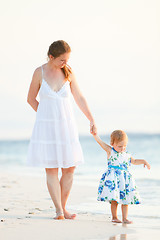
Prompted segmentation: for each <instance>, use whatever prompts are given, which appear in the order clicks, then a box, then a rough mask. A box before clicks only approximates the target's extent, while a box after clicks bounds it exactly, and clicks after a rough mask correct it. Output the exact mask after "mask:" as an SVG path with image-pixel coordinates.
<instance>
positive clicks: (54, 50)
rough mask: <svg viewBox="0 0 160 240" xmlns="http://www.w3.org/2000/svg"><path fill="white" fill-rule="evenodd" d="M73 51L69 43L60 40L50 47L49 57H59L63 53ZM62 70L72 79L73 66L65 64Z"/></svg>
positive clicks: (66, 76) (67, 77)
mask: <svg viewBox="0 0 160 240" xmlns="http://www.w3.org/2000/svg"><path fill="white" fill-rule="evenodd" d="M70 52H71V48H70V46H69V45H68V43H66V42H65V41H64V40H58V41H55V42H53V43H52V44H51V45H50V46H49V49H48V57H49V55H52V56H53V57H54V58H57V57H59V56H60V55H61V54H64V53H70ZM62 71H63V73H64V75H65V78H66V79H67V80H68V81H70V78H69V75H70V74H71V73H72V70H71V67H70V66H69V65H65V66H64V67H63V68H62Z"/></svg>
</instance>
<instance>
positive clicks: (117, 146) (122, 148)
mask: <svg viewBox="0 0 160 240" xmlns="http://www.w3.org/2000/svg"><path fill="white" fill-rule="evenodd" d="M113 147H114V149H115V150H116V151H117V152H124V151H125V150H126V147H127V141H126V140H124V141H121V142H118V143H116V142H114V143H113Z"/></svg>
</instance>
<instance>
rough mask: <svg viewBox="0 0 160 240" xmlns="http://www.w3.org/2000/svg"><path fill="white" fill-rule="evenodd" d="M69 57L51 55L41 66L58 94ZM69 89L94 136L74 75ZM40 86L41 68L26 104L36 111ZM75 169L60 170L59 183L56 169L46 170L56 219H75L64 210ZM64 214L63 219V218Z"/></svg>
mask: <svg viewBox="0 0 160 240" xmlns="http://www.w3.org/2000/svg"><path fill="white" fill-rule="evenodd" d="M69 57H70V53H64V54H62V55H60V56H59V57H57V58H54V57H53V56H52V55H50V56H49V61H48V62H47V63H46V64H44V65H43V71H44V76H43V77H44V79H45V81H46V82H47V83H48V85H49V86H50V88H51V89H52V90H53V91H55V92H58V91H59V90H60V89H61V88H62V86H63V85H64V84H65V82H66V79H65V76H64V74H63V72H62V67H64V65H65V64H67V61H68V59H69ZM70 80H71V82H70V88H71V93H72V95H73V97H74V100H75V102H76V104H77V105H78V106H79V108H80V109H81V111H82V112H83V113H84V115H85V116H86V117H87V118H88V120H89V121H90V133H92V134H93V135H94V134H96V132H97V128H96V125H95V121H94V118H93V116H92V114H91V112H90V110H89V107H88V105H87V102H86V100H85V98H84V96H83V94H82V93H81V91H80V89H79V86H78V83H77V81H76V78H75V76H74V74H73V73H72V74H70ZM41 84H42V70H41V67H39V68H37V69H36V70H35V72H34V74H33V77H32V81H31V84H30V88H29V92H28V98H27V102H28V103H29V104H30V105H31V107H32V108H33V109H34V110H35V111H37V108H38V104H39V102H38V101H37V99H36V97H37V94H38V92H39V89H40V87H41ZM74 170H75V167H70V168H65V169H64V168H62V169H61V171H62V177H61V179H60V181H59V179H58V168H46V169H45V171H46V178H47V186H48V191H49V193H50V196H51V199H52V201H53V203H54V205H55V208H56V213H57V216H56V219H64V218H66V219H75V217H76V214H71V213H69V212H68V211H67V210H66V202H67V199H68V196H69V193H70V190H71V186H72V182H73V174H74ZM63 214H64V217H63Z"/></svg>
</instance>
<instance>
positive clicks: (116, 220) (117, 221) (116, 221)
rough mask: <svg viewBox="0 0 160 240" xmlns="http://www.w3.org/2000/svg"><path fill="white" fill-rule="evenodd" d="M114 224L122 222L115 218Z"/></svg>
mask: <svg viewBox="0 0 160 240" xmlns="http://www.w3.org/2000/svg"><path fill="white" fill-rule="evenodd" d="M112 222H113V223H122V222H121V220H119V219H118V218H113V219H112Z"/></svg>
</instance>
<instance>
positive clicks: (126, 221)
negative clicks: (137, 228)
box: [123, 219, 133, 224]
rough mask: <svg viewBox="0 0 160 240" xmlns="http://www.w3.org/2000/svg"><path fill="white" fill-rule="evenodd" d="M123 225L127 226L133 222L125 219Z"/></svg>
mask: <svg viewBox="0 0 160 240" xmlns="http://www.w3.org/2000/svg"><path fill="white" fill-rule="evenodd" d="M123 223H125V224H132V223H133V222H132V221H129V220H128V219H124V220H123Z"/></svg>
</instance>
